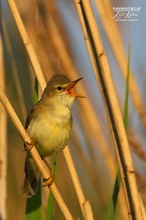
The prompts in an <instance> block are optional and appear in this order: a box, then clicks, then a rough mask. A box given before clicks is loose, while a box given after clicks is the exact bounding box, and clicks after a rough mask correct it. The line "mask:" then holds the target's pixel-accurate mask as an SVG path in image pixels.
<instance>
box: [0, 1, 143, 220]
mask: <svg viewBox="0 0 146 220" xmlns="http://www.w3.org/2000/svg"><path fill="white" fill-rule="evenodd" d="M0 3H1V8H0V10H1V11H0V12H1V18H0V20H1V24H0V25H1V26H0V29H1V33H0V34H1V35H0V37H1V42H2V44H1V48H2V49H3V59H2V58H1V60H3V62H1V66H3V67H4V72H5V74H4V78H5V92H6V94H7V97H8V99H9V100H10V102H11V104H12V106H13V108H14V109H15V111H16V113H17V114H18V116H19V118H20V120H21V122H22V123H23V125H24V124H25V120H26V117H27V114H28V112H29V111H30V109H31V107H32V105H33V96H34V81H35V75H34V71H33V69H32V67H31V65H30V62H29V59H28V56H27V53H26V50H25V47H24V44H23V42H22V40H21V37H20V34H19V31H18V29H17V26H16V24H15V21H14V18H13V15H12V13H11V10H10V7H9V5H8V2H7V1H6V0H1V1H0ZM15 3H16V5H17V7H18V10H19V12H20V15H21V17H22V20H23V22H24V25H25V28H26V30H27V33H28V35H29V37H30V40H31V43H32V44H33V47H34V49H35V51H36V54H37V57H38V60H39V62H40V65H41V68H42V70H43V73H44V76H45V79H46V81H47V80H49V79H50V77H51V76H52V75H53V74H55V73H63V74H65V75H66V76H68V77H69V78H70V80H75V79H76V78H78V77H84V79H83V80H82V82H80V83H79V84H78V85H77V86H76V91H77V92H79V93H80V94H82V95H85V96H86V97H87V98H86V99H78V100H76V102H75V104H74V106H73V109H72V112H73V119H74V123H73V131H72V135H71V139H70V143H69V149H70V151H71V154H72V157H73V161H74V163H75V167H76V170H77V173H78V175H79V179H80V182H81V185H82V188H83V191H84V194H85V197H86V199H89V200H90V202H91V206H92V210H93V214H94V218H95V219H104V217H105V212H106V210H107V207H108V202H109V200H110V197H111V195H112V191H113V185H114V182H115V178H116V171H117V167H118V165H117V161H116V156H115V151H114V147H113V142H112V138H111V134H110V129H109V125H108V120H107V115H106V111H105V107H104V103H103V100H102V97H101V93H100V90H99V87H98V83H97V81H96V78H95V75H94V71H93V68H92V64H91V61H90V57H89V55H88V50H87V48H86V43H85V38H84V35H83V31H82V28H81V25H80V21H79V18H78V15H77V11H76V8H75V5H74V2H73V1H66V0H56V1H52V0H51V1H49V2H48V1H46V0H43V1H40V0H33V1H29V0H25V2H24V1H22V0H15ZM91 5H92V8H93V12H94V16H95V18H96V21H97V26H98V28H99V31H100V34H101V40H102V43H103V46H104V49H105V53H106V55H107V57H108V61H109V65H110V69H111V73H112V77H113V82H114V85H115V89H116V92H117V97H118V100H119V105H120V108H121V113H122V114H123V109H124V100H125V78H126V74H127V72H126V70H127V63H128V59H127V57H128V48H129V47H130V48H131V49H130V67H131V71H132V72H131V74H132V77H131V78H132V79H131V81H130V86H131V90H130V92H131V91H132V92H131V93H130V97H129V112H128V128H127V132H128V139H129V143H130V146H131V154H132V158H133V162H134V167H135V171H136V173H137V183H138V188H139V191H140V193H141V195H142V198H143V201H144V204H145V205H146V200H145V199H146V179H145V178H146V164H145V161H146V145H145V143H146V136H145V129H146V123H145V117H146V112H145V105H146V99H145V96H146V86H145V85H146V65H145V54H146V43H145V39H146V28H145V20H146V14H145V10H144V9H145V7H146V2H145V1H142V0H139V1H136V0H129V1H125V0H119V1H114V0H111V1H108V0H105V1H103V2H102V4H101V3H100V0H91ZM113 7H138V8H140V10H139V11H138V12H135V13H136V14H137V15H132V16H131V18H134V19H137V21H129V20H128V19H127V20H125V21H120V19H119V18H118V20H117V21H115V19H114V16H115V11H114V10H113ZM1 55H2V54H1ZM0 74H2V72H1V73H0ZM0 77H2V75H0ZM133 78H134V80H135V81H134V82H136V85H137V87H135V84H134V83H133V81H132V80H133ZM1 79H2V78H1ZM1 79H0V80H1ZM132 86H133V87H132ZM134 91H135V92H136V93H134ZM137 91H138V92H139V93H138V92H137ZM139 95H140V98H139ZM136 98H137V99H138V100H137V99H136ZM140 100H141V103H140ZM2 130H3V124H2V123H1V124H0V131H1V132H2ZM6 133H7V189H6V190H7V200H6V207H7V219H11V220H13V219H18V220H19V219H20V220H22V219H24V216H25V203H26V199H25V198H24V197H23V195H22V193H21V183H22V179H23V166H24V160H25V152H23V141H22V140H21V138H20V136H19V134H18V132H17V130H16V129H15V127H14V125H13V123H12V121H11V120H10V118H9V117H8V118H7V132H6ZM0 147H1V146H0ZM56 185H57V187H58V188H59V190H60V192H61V195H62V196H63V198H64V200H65V202H66V203H67V205H68V207H69V210H70V211H71V213H72V215H73V217H74V218H75V219H77V218H78V217H79V218H80V219H83V217H82V214H81V211H80V208H79V204H78V201H77V197H76V194H75V191H74V188H73V185H72V182H71V179H70V175H69V172H68V169H67V166H66V163H65V160H64V157H63V154H62V152H61V153H59V155H58V159H57V174H56ZM0 190H2V188H1V187H0ZM68 192H69V193H68ZM119 212H120V211H119ZM121 216H122V214H117V218H116V219H124V218H122V217H121ZM54 219H59V220H61V219H64V217H63V216H62V214H61V212H60V210H59V208H58V206H57V205H55V207H54ZM125 219H126V217H125Z"/></svg>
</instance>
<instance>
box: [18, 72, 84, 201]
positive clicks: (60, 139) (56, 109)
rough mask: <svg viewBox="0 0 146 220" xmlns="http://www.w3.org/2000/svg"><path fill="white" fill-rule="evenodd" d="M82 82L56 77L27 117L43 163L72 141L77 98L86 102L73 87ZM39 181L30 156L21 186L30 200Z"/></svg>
mask: <svg viewBox="0 0 146 220" xmlns="http://www.w3.org/2000/svg"><path fill="white" fill-rule="evenodd" d="M81 79H82V78H79V79H77V80H75V81H73V82H71V81H70V80H69V79H68V78H67V77H66V76H64V75H62V74H56V75H54V76H53V77H52V78H51V79H50V80H49V81H48V84H47V87H46V88H45V90H44V93H43V95H42V97H41V99H40V100H39V101H38V102H37V103H36V104H35V105H34V106H33V107H32V110H31V111H30V113H29V115H28V117H27V120H26V127H25V128H26V130H27V132H28V134H29V136H30V137H31V139H32V140H34V142H35V146H36V149H37V150H38V152H39V154H40V156H41V158H42V159H43V158H45V157H48V156H50V155H53V154H56V153H58V152H59V151H60V150H63V149H64V148H65V146H66V145H67V143H68V141H69V136H70V132H71V128H72V114H71V106H72V104H73V102H74V100H75V98H76V97H81V98H84V96H82V95H79V94H75V93H74V91H73V87H74V86H75V85H76V84H77V83H78V82H79V81H80V80H81ZM39 178H40V172H39V170H38V168H37V166H36V164H35V162H34V160H33V159H32V157H31V155H30V154H29V152H28V153H27V155H26V161H25V168H24V180H23V185H22V192H23V194H24V196H26V197H28V198H29V197H31V196H32V195H34V194H35V193H36V190H37V187H38V182H39Z"/></svg>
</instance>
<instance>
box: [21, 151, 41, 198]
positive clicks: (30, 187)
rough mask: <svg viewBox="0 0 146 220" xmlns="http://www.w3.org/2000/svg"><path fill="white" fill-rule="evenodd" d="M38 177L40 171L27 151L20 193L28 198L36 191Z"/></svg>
mask: <svg viewBox="0 0 146 220" xmlns="http://www.w3.org/2000/svg"><path fill="white" fill-rule="evenodd" d="M39 179H40V172H39V170H38V168H37V166H36V164H35V162H34V160H33V159H32V157H31V156H30V154H28V153H27V156H26V161H25V168H24V179H23V184H22V193H23V195H24V196H25V197H27V198H30V197H31V196H33V195H34V194H35V193H36V191H37V188H38V184H39Z"/></svg>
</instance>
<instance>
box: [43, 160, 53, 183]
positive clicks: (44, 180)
mask: <svg viewBox="0 0 146 220" xmlns="http://www.w3.org/2000/svg"><path fill="white" fill-rule="evenodd" d="M43 161H44V163H45V164H46V166H47V167H48V169H49V171H50V177H49V178H48V179H43V182H45V185H43V187H44V186H51V185H52V183H53V181H54V173H53V171H52V169H51V167H50V165H49V163H48V161H47V160H46V159H45V158H43Z"/></svg>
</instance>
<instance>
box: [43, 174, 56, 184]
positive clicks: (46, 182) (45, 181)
mask: <svg viewBox="0 0 146 220" xmlns="http://www.w3.org/2000/svg"><path fill="white" fill-rule="evenodd" d="M43 182H44V183H45V184H44V185H43V187H45V186H51V185H52V184H53V182H54V173H51V174H50V176H49V178H48V179H43Z"/></svg>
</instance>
